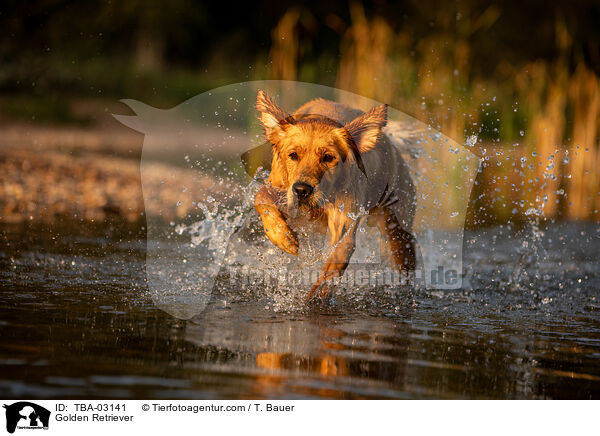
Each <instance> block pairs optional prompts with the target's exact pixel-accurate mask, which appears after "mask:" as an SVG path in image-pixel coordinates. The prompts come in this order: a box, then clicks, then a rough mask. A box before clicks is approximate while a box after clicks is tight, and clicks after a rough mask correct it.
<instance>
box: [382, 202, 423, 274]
mask: <svg viewBox="0 0 600 436" xmlns="http://www.w3.org/2000/svg"><path fill="white" fill-rule="evenodd" d="M376 219H377V226H378V227H379V231H380V232H381V236H382V237H383V238H384V240H385V242H386V245H387V247H388V250H389V253H390V256H391V260H392V263H393V264H394V266H395V267H396V268H398V269H399V270H400V271H407V272H410V271H414V270H415V268H416V263H417V261H416V248H415V238H414V237H413V236H412V235H411V234H410V233H408V232H407V231H405V230H404V229H403V228H402V227H401V226H400V223H399V222H398V218H397V217H396V213H395V212H394V211H393V210H392V209H389V208H384V209H381V210H379V211H377V215H376Z"/></svg>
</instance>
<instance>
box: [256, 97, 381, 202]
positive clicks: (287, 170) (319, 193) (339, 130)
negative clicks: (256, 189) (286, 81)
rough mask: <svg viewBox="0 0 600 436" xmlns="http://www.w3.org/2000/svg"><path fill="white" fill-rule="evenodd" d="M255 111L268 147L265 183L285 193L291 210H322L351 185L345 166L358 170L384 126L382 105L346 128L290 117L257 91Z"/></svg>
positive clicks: (315, 117)
mask: <svg viewBox="0 0 600 436" xmlns="http://www.w3.org/2000/svg"><path fill="white" fill-rule="evenodd" d="M256 109H257V110H258V111H259V112H260V121H261V123H262V125H263V127H264V129H265V135H266V137H267V139H268V140H269V142H271V144H273V162H272V165H271V182H272V183H273V185H274V186H276V187H278V188H280V189H285V190H286V191H287V203H288V204H287V205H288V207H289V208H292V209H295V208H297V207H300V208H306V209H315V208H320V207H323V206H324V203H325V202H326V201H327V200H328V195H327V194H329V193H331V191H337V192H339V191H340V190H344V189H347V188H348V184H349V183H351V182H352V180H349V179H350V178H349V177H348V171H347V170H348V168H349V167H352V166H353V167H354V168H359V169H360V170H362V171H363V172H364V167H363V166H362V159H361V156H362V155H364V154H365V153H367V152H369V151H370V150H372V149H373V148H375V147H376V146H377V144H378V141H379V138H380V136H381V131H382V129H383V127H384V126H385V124H386V122H387V105H381V106H377V107H374V108H373V109H371V110H370V111H368V112H366V113H365V114H363V115H361V116H359V117H357V118H355V119H354V120H352V121H351V122H349V123H348V124H346V125H341V124H339V123H338V122H336V121H334V120H332V119H330V118H327V117H324V116H320V115H318V114H315V115H303V116H292V115H290V114H288V113H287V112H286V111H284V110H283V109H281V108H280V107H279V106H277V104H275V102H274V101H273V99H272V98H271V97H269V96H268V95H267V94H265V93H264V92H263V91H258V96H257V99H256ZM325 182H326V183H325ZM325 184H326V185H327V188H325V187H324V185H325ZM324 191H327V192H324Z"/></svg>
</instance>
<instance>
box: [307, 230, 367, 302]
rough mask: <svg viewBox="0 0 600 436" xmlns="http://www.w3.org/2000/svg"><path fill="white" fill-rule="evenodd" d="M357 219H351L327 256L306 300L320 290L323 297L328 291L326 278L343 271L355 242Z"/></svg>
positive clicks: (328, 284) (328, 286) (335, 275)
mask: <svg viewBox="0 0 600 436" xmlns="http://www.w3.org/2000/svg"><path fill="white" fill-rule="evenodd" d="M358 223H359V221H358V220H356V221H352V222H351V223H350V224H349V225H348V226H347V228H346V231H345V232H344V233H343V235H342V236H341V238H340V239H339V241H338V242H337V244H335V249H334V251H333V253H331V255H330V256H329V258H327V262H325V266H324V268H323V271H322V272H321V275H320V276H319V278H318V279H317V281H316V282H315V284H314V285H313V286H312V288H311V289H310V291H309V293H308V296H307V297H306V300H307V301H308V300H310V299H311V298H312V297H313V295H314V294H315V292H317V291H318V290H320V296H321V298H325V297H326V296H327V294H328V293H329V291H330V283H329V282H328V280H330V279H332V278H335V277H341V275H342V274H344V271H345V270H346V268H347V267H348V263H349V262H350V258H351V257H352V254H353V253H354V247H355V244H356V229H357V228H358Z"/></svg>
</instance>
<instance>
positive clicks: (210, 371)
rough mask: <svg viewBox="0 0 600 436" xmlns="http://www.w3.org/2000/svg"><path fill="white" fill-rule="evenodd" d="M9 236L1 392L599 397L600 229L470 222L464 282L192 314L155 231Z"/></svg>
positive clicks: (0, 316)
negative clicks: (149, 260) (158, 285)
mask: <svg viewBox="0 0 600 436" xmlns="http://www.w3.org/2000/svg"><path fill="white" fill-rule="evenodd" d="M0 230H1V238H0V240H1V241H2V244H1V245H0V338H1V339H2V340H1V341H0V397H5V398H131V399H132V398H157V399H161V398H162V399H164V398H172V399H175V398H180V399H187V398H189V399H192V398H248V397H252V398H257V397H259V398H600V292H599V289H600V240H599V235H600V228H599V227H598V226H597V225H583V224H562V225H556V224H555V225H550V226H549V227H548V228H545V229H541V230H539V229H537V228H536V227H528V226H526V227H525V228H522V229H514V228H511V227H506V226H504V227H500V226H499V227H494V228H490V229H486V230H478V231H471V232H467V235H466V238H465V240H466V242H465V248H464V251H465V262H464V263H465V267H466V270H467V272H468V276H469V280H468V283H466V284H465V287H464V289H462V290H456V291H427V290H421V291H417V292H414V293H412V294H410V295H399V296H396V297H393V298H394V299H393V300H390V297H389V296H388V297H386V298H385V299H381V298H379V297H378V296H377V295H373V296H372V298H371V299H367V300H365V298H364V296H363V299H362V300H361V301H360V302H356V301H355V300H353V299H352V298H347V297H345V296H344V295H340V296H338V297H336V299H334V303H333V304H332V305H329V306H320V307H311V308H308V309H305V310H298V309H294V310H291V311H286V310H282V308H281V307H277V310H275V309H274V308H273V305H269V303H268V302H266V303H265V301H264V300H262V299H261V300H258V301H252V300H250V299H240V300H239V301H236V300H233V301H227V300H223V299H221V298H220V297H219V296H216V297H215V298H214V299H213V301H212V303H211V304H209V306H208V307H207V309H206V310H205V311H204V312H203V313H202V314H201V315H200V316H197V317H196V318H194V319H192V320H189V321H184V320H179V319H176V318H173V317H171V316H170V315H168V314H166V313H164V312H162V311H161V310H159V309H157V308H156V307H155V306H154V304H153V302H152V300H151V298H150V296H149V293H148V290H147V287H146V285H145V247H146V243H145V240H144V232H143V228H142V229H140V228H139V227H135V226H132V227H123V226H109V225H98V226H90V225H88V226H79V225H73V224H69V225H63V226H61V225H53V226H51V227H49V226H37V225H19V226H16V225H15V226H8V225H5V226H3V227H2V228H1V229H0Z"/></svg>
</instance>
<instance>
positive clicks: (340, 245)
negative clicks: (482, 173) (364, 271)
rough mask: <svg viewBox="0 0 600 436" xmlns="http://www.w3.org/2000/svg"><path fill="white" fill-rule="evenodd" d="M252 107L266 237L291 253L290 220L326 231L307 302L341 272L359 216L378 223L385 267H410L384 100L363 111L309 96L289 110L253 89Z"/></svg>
mask: <svg viewBox="0 0 600 436" xmlns="http://www.w3.org/2000/svg"><path fill="white" fill-rule="evenodd" d="M256 109H257V110H258V112H259V114H260V115H259V119H260V122H261V124H262V126H263V127H264V131H265V136H266V138H267V140H268V141H269V142H270V144H271V145H272V162H271V172H270V174H269V177H268V180H267V183H266V184H265V185H264V186H263V187H261V189H260V190H259V191H258V192H257V194H256V196H255V199H254V206H255V208H256V211H257V212H258V214H259V216H260V218H261V220H262V224H263V228H264V231H265V233H266V235H267V237H268V238H269V240H270V241H271V242H272V243H273V244H275V245H276V246H277V247H279V248H280V249H282V250H283V251H285V252H286V253H290V254H293V255H298V240H297V236H296V233H295V232H294V230H293V229H292V228H291V227H290V225H289V223H290V221H294V222H295V220H298V219H301V220H305V221H307V222H309V223H311V224H312V225H315V226H316V227H317V229H319V230H320V231H322V232H324V233H325V232H326V231H327V230H328V231H329V235H330V244H331V247H332V252H331V254H330V255H329V257H328V259H327V260H326V262H325V266H324V268H323V271H322V272H321V274H320V275H319V278H318V279H317V281H316V282H315V284H314V285H313V286H312V288H311V289H310V291H309V293H308V297H307V300H308V299H310V298H312V297H313V295H316V294H317V295H320V296H321V298H325V297H326V296H327V294H328V293H329V291H330V290H331V288H332V285H331V280H330V279H332V278H334V277H339V276H341V275H342V274H343V273H344V271H345V270H346V267H347V266H348V263H349V261H350V258H351V256H352V254H353V252H354V249H355V241H356V231H357V228H358V226H359V224H360V221H361V220H362V219H363V218H367V219H368V224H369V225H376V226H377V227H378V228H379V230H380V232H381V235H382V237H383V242H382V244H383V245H384V246H385V248H386V251H387V253H388V254H389V256H390V259H391V261H392V263H393V265H394V266H395V267H396V268H398V269H399V270H400V271H402V272H412V271H414V269H415V263H416V255H415V250H416V249H415V239H414V237H413V236H412V235H411V233H410V232H411V230H412V223H413V218H414V214H415V204H416V195H415V189H414V187H413V183H412V180H411V178H410V174H409V172H408V168H407V167H406V164H405V162H404V160H403V159H402V157H401V154H400V152H399V150H398V149H397V148H396V146H395V145H394V144H392V143H391V142H390V141H389V139H388V138H387V137H386V136H385V135H384V134H383V131H382V130H383V128H384V127H385V125H386V124H387V105H381V106H377V107H374V108H372V109H371V110H369V111H368V112H366V113H365V112H362V111H360V110H358V109H354V108H351V107H349V106H347V105H344V104H340V103H335V102H333V101H329V100H324V99H317V100H312V101H309V102H308V103H306V104H304V105H303V106H301V107H300V108H299V109H297V110H296V111H295V112H294V113H293V114H291V115H290V114H288V113H287V112H286V111H284V110H283V109H281V108H280V107H279V106H277V104H276V103H275V101H274V100H273V99H272V98H271V97H270V96H268V95H267V94H266V93H265V92H263V91H262V90H261V91H258V95H257V99H256Z"/></svg>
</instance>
